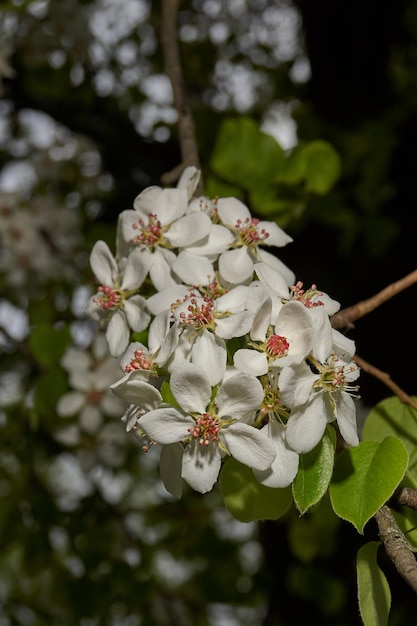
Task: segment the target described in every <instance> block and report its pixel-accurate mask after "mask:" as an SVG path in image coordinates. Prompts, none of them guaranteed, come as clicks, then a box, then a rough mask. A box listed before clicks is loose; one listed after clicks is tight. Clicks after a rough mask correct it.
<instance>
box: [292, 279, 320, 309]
mask: <svg viewBox="0 0 417 626" xmlns="http://www.w3.org/2000/svg"><path fill="white" fill-rule="evenodd" d="M322 295H323V292H321V291H318V290H317V285H315V284H313V285H311V287H310V289H307V290H306V289H303V283H302V282H301V281H298V283H297V284H296V285H294V286H293V287H291V299H292V300H298V302H301V303H302V304H304V306H305V307H306V308H307V309H312V308H313V307H315V306H324V302H322V301H321V300H315V301H314V302H312V298H314V297H315V296H322Z"/></svg>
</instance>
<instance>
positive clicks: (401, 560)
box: [374, 504, 417, 593]
mask: <svg viewBox="0 0 417 626" xmlns="http://www.w3.org/2000/svg"><path fill="white" fill-rule="evenodd" d="M374 517H375V520H376V523H377V524H378V531H379V536H380V538H381V541H382V543H383V544H384V547H385V551H386V553H387V555H388V556H389V558H390V559H391V561H392V562H393V563H394V565H395V568H396V569H397V572H398V573H399V574H400V575H401V576H402V577H403V578H404V580H405V581H406V582H407V583H408V584H409V585H410V587H411V588H412V589H413V591H415V592H416V593H417V562H416V559H415V557H414V554H413V553H412V551H411V549H410V546H409V544H408V542H407V540H406V538H405V537H404V535H403V533H402V532H401V530H400V528H399V527H398V524H397V522H396V521H395V518H394V516H393V514H392V512H391V509H390V508H389V507H388V506H387V505H386V504H384V506H382V507H381V508H380V509H379V511H377V512H376V513H375V515H374Z"/></svg>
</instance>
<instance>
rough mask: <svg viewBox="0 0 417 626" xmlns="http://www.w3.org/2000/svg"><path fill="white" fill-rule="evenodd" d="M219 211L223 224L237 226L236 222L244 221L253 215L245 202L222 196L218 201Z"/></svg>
mask: <svg viewBox="0 0 417 626" xmlns="http://www.w3.org/2000/svg"><path fill="white" fill-rule="evenodd" d="M217 211H218V214H219V217H220V219H221V221H222V222H223V224H227V225H228V226H232V227H235V226H236V222H237V221H238V220H241V221H242V222H244V221H245V220H246V219H249V220H250V219H252V215H251V214H250V211H249V209H248V207H247V206H246V205H245V204H243V202H241V201H240V200H238V199H237V198H233V197H230V198H220V199H219V200H218V201H217Z"/></svg>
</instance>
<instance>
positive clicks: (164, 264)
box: [119, 168, 212, 291]
mask: <svg viewBox="0 0 417 626" xmlns="http://www.w3.org/2000/svg"><path fill="white" fill-rule="evenodd" d="M187 169H188V168H187ZM196 180H197V182H198V178H197V179H196V176H195V172H194V171H191V170H190V171H185V172H184V174H183V177H182V178H181V180H180V183H179V186H178V187H177V188H176V189H161V188H160V187H148V188H147V189H145V190H144V191H142V193H140V194H139V195H138V196H137V197H136V199H135V201H134V203H133V206H134V210H128V211H123V212H122V213H121V214H120V218H119V232H120V235H121V237H122V238H123V240H124V241H125V242H126V243H129V244H132V245H136V246H138V247H139V249H142V250H147V251H148V252H149V253H150V255H151V263H150V266H149V275H150V278H151V280H152V282H153V284H154V285H155V287H156V289H157V290H158V291H160V290H161V289H164V288H165V287H168V286H169V285H172V284H174V283H175V282H176V281H175V278H174V277H173V276H172V274H171V270H172V266H173V264H174V262H175V259H176V255H175V253H174V252H173V250H174V249H175V248H187V247H188V246H190V245H196V244H198V242H200V241H202V240H204V241H205V240H206V238H207V237H208V235H209V232H210V229H211V226H212V224H211V220H210V218H209V216H208V215H206V214H205V213H191V214H186V210H187V206H188V201H189V199H190V193H193V187H194V184H195V183H196Z"/></svg>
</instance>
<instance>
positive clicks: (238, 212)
mask: <svg viewBox="0 0 417 626" xmlns="http://www.w3.org/2000/svg"><path fill="white" fill-rule="evenodd" d="M217 212H218V216H219V218H220V221H221V222H222V224H223V225H225V226H227V227H228V228H229V229H230V230H231V231H232V232H233V233H234V235H235V241H234V243H233V247H234V248H235V249H234V250H228V251H226V252H223V254H221V255H220V258H219V273H220V276H221V277H222V279H223V280H225V281H226V282H228V283H230V284H235V285H236V284H243V283H246V282H247V281H248V280H251V279H252V276H253V266H254V262H257V261H259V260H260V257H259V254H258V247H259V246H261V245H268V246H279V247H281V246H285V245H286V244H287V243H290V242H291V241H292V239H291V237H290V236H289V235H287V234H286V233H285V232H284V231H283V230H282V229H281V228H280V227H279V226H277V224H275V223H274V222H267V221H261V220H259V219H257V218H254V217H252V215H251V213H250V211H249V209H248V208H247V207H246V206H245V205H244V204H243V203H242V202H241V201H240V200H238V199H237V198H222V199H220V200H218V202H217ZM271 256H272V255H271Z"/></svg>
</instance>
